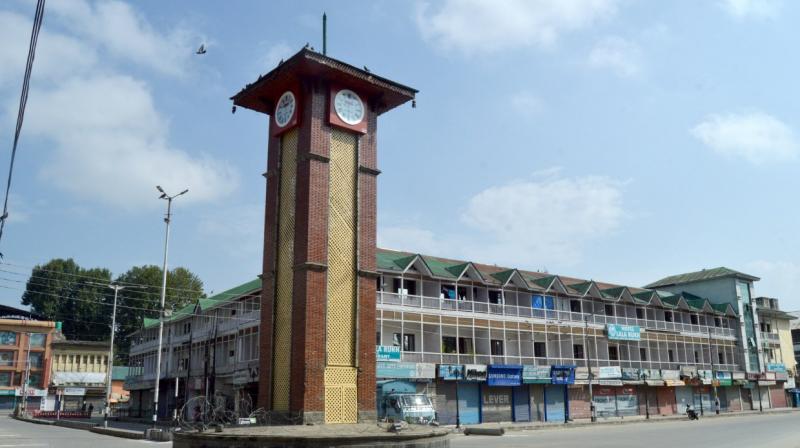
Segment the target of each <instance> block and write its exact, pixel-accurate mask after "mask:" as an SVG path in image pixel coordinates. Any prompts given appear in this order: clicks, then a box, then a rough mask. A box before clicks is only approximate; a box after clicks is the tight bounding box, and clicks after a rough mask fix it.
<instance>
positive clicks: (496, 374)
mask: <svg viewBox="0 0 800 448" xmlns="http://www.w3.org/2000/svg"><path fill="white" fill-rule="evenodd" d="M486 384H488V385H489V386H519V385H520V384H522V366H521V365H517V364H490V365H489V367H488V368H487V369H486Z"/></svg>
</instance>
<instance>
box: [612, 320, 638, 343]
mask: <svg viewBox="0 0 800 448" xmlns="http://www.w3.org/2000/svg"><path fill="white" fill-rule="evenodd" d="M606 333H607V334H608V339H616V340H618V341H638V340H640V339H641V335H642V329H641V328H640V327H639V326H638V325H618V324H607V326H606Z"/></svg>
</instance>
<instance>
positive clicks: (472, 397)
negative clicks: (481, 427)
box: [458, 384, 481, 425]
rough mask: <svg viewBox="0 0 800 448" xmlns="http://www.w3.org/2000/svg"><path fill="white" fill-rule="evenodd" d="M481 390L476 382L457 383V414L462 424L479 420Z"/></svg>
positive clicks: (474, 422) (472, 423) (475, 422)
mask: <svg viewBox="0 0 800 448" xmlns="http://www.w3.org/2000/svg"><path fill="white" fill-rule="evenodd" d="M480 406H481V390H480V386H479V385H478V384H459V385H458V414H459V417H460V419H461V424H462V425H474V424H477V423H480V422H481V407H480Z"/></svg>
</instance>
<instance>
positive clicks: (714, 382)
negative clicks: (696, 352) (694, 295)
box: [700, 327, 719, 415]
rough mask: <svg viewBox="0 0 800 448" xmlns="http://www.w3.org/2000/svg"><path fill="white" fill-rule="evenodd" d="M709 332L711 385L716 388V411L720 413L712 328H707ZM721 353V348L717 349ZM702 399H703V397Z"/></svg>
mask: <svg viewBox="0 0 800 448" xmlns="http://www.w3.org/2000/svg"><path fill="white" fill-rule="evenodd" d="M706 331H707V332H708V356H709V357H710V358H711V386H712V387H713V388H714V413H715V414H717V415H719V395H718V394H717V381H718V380H717V373H716V372H715V371H714V354H713V353H711V328H710V327H708V328H706ZM717 350H718V351H717V353H719V349H717ZM700 401H703V399H702V398H701V399H700Z"/></svg>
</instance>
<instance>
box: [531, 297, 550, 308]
mask: <svg viewBox="0 0 800 448" xmlns="http://www.w3.org/2000/svg"><path fill="white" fill-rule="evenodd" d="M531 306H532V307H533V308H539V309H545V308H547V309H548V310H553V309H555V297H553V296H542V295H539V294H534V295H532V296H531Z"/></svg>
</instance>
